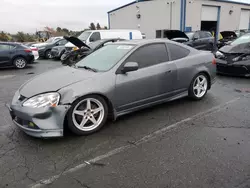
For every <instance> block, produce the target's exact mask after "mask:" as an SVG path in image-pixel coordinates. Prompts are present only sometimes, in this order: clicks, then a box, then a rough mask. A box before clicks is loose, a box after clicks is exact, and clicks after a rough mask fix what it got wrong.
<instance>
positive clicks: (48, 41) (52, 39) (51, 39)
mask: <svg viewBox="0 0 250 188" xmlns="http://www.w3.org/2000/svg"><path fill="white" fill-rule="evenodd" d="M54 39H55V38H54V37H51V38H49V39H48V40H47V41H46V43H52V42H53V41H54Z"/></svg>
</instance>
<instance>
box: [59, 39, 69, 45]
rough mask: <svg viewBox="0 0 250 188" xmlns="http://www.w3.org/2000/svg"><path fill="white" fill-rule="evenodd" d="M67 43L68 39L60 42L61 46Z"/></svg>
mask: <svg viewBox="0 0 250 188" xmlns="http://www.w3.org/2000/svg"><path fill="white" fill-rule="evenodd" d="M66 43H67V40H61V41H59V42H58V45H59V46H62V45H65V44H66Z"/></svg>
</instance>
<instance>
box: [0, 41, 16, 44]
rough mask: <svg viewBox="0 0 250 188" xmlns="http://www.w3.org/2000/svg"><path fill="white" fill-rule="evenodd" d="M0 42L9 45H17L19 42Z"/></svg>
mask: <svg viewBox="0 0 250 188" xmlns="http://www.w3.org/2000/svg"><path fill="white" fill-rule="evenodd" d="M0 44H9V45H17V44H18V45H19V44H20V43H18V42H1V41H0Z"/></svg>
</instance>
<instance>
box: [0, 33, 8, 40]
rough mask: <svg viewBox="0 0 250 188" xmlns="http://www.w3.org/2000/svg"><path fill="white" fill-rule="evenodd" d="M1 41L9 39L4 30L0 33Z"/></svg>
mask: <svg viewBox="0 0 250 188" xmlns="http://www.w3.org/2000/svg"><path fill="white" fill-rule="evenodd" d="M0 41H4V42H6V41H8V36H7V34H6V33H5V32H3V31H2V32H1V33H0Z"/></svg>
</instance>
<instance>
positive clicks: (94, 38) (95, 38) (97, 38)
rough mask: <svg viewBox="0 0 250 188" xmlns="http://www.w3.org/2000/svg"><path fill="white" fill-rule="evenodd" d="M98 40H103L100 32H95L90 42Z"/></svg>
mask: <svg viewBox="0 0 250 188" xmlns="http://www.w3.org/2000/svg"><path fill="white" fill-rule="evenodd" d="M97 40H101V35H100V32H94V33H93V34H92V35H91V37H90V39H89V41H90V42H94V41H97Z"/></svg>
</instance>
